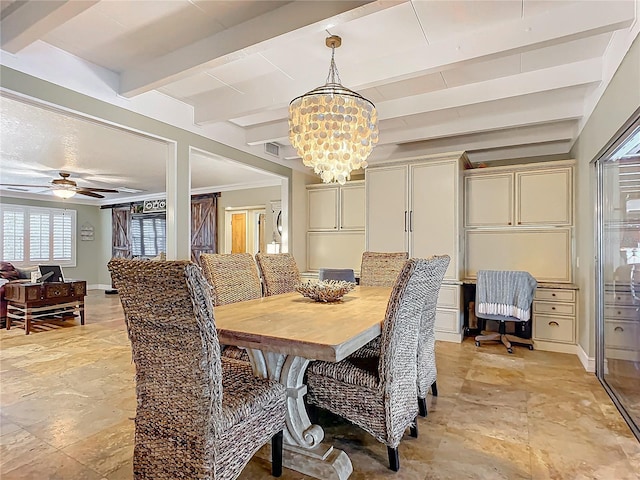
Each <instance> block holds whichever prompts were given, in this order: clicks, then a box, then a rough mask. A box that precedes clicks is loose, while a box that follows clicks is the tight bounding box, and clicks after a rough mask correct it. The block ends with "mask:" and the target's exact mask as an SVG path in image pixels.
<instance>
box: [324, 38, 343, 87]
mask: <svg viewBox="0 0 640 480" xmlns="http://www.w3.org/2000/svg"><path fill="white" fill-rule="evenodd" d="M335 55H336V47H335V46H333V47H331V63H330V64H329V73H328V74H327V80H326V82H325V83H326V84H327V85H328V84H330V83H338V84H342V82H341V80H340V73H339V72H338V66H337V65H336V60H335ZM336 79H337V81H336Z"/></svg>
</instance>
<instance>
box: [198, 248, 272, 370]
mask: <svg viewBox="0 0 640 480" xmlns="http://www.w3.org/2000/svg"><path fill="white" fill-rule="evenodd" d="M200 263H201V264H202V271H203V273H204V276H205V278H206V279H207V280H208V282H209V284H210V285H211V294H212V296H213V305H214V306H216V307H217V306H218V305H227V304H229V303H236V302H244V301H246V300H254V299H256V298H260V297H262V283H261V282H260V275H258V267H257V266H256V262H255V260H254V259H253V257H252V256H251V254H250V253H202V254H200ZM222 355H223V356H224V357H227V358H235V359H238V360H242V361H245V362H248V361H249V355H248V354H247V351H246V350H245V349H243V348H239V347H235V346H233V345H227V346H225V347H224V348H223V350H222Z"/></svg>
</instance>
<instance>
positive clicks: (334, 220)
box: [307, 186, 339, 231]
mask: <svg viewBox="0 0 640 480" xmlns="http://www.w3.org/2000/svg"><path fill="white" fill-rule="evenodd" d="M338 199H339V189H338V187H333V186H331V187H325V188H313V189H311V188H309V189H308V190H307V205H308V206H309V212H308V215H307V218H308V219H309V225H308V229H309V230H313V231H331V230H338V225H339V221H338Z"/></svg>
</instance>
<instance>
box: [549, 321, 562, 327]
mask: <svg viewBox="0 0 640 480" xmlns="http://www.w3.org/2000/svg"><path fill="white" fill-rule="evenodd" d="M549 326H550V327H559V326H560V324H559V323H558V322H549Z"/></svg>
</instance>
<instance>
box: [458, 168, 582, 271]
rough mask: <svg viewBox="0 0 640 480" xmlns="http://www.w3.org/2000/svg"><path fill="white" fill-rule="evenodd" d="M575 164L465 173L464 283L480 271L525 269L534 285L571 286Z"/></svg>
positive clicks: (492, 169) (487, 169)
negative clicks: (536, 283) (533, 280)
mask: <svg viewBox="0 0 640 480" xmlns="http://www.w3.org/2000/svg"><path fill="white" fill-rule="evenodd" d="M573 164H574V162H573V161H572V160H566V161H560V162H545V163H535V164H524V165H517V166H506V167H492V168H478V169H473V170H468V171H466V172H465V179H464V204H465V210H464V211H465V215H464V226H465V253H466V255H465V265H464V278H475V276H476V272H477V271H478V270H526V271H528V272H530V273H531V274H532V275H533V276H534V277H535V278H536V279H537V280H538V282H554V283H558V282H560V283H571V282H572V280H573V261H574V255H573V208H574V206H573Z"/></svg>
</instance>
